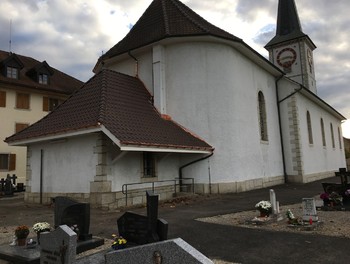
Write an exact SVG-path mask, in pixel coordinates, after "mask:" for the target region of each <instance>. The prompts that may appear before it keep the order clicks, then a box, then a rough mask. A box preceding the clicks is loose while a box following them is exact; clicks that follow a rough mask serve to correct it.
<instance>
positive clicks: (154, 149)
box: [120, 144, 213, 154]
mask: <svg viewBox="0 0 350 264" xmlns="http://www.w3.org/2000/svg"><path fill="white" fill-rule="evenodd" d="M120 150H121V151H139V152H141V151H146V152H169V153H189V154H211V153H212V152H213V150H212V149H204V148H203V149H201V148H190V147H187V148H186V147H183V148H182V147H181V148H180V147H178V148H175V147H165V146H152V145H150V146H145V145H128V144H126V145H124V144H122V145H121V147H120Z"/></svg>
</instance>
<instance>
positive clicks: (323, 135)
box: [321, 118, 326, 147]
mask: <svg viewBox="0 0 350 264" xmlns="http://www.w3.org/2000/svg"><path fill="white" fill-rule="evenodd" d="M321 133H322V145H323V146H324V147H325V146H326V135H325V133H324V124H323V119H322V118H321Z"/></svg>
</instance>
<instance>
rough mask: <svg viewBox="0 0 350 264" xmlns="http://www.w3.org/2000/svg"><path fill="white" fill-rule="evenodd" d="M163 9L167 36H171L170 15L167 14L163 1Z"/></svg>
mask: <svg viewBox="0 0 350 264" xmlns="http://www.w3.org/2000/svg"><path fill="white" fill-rule="evenodd" d="M162 9H163V18H164V27H165V34H166V35H170V30H169V18H168V14H167V12H166V7H165V2H164V1H162Z"/></svg>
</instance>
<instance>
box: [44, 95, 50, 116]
mask: <svg viewBox="0 0 350 264" xmlns="http://www.w3.org/2000/svg"><path fill="white" fill-rule="evenodd" d="M43 111H45V112H48V111H49V97H46V96H44V97H43Z"/></svg>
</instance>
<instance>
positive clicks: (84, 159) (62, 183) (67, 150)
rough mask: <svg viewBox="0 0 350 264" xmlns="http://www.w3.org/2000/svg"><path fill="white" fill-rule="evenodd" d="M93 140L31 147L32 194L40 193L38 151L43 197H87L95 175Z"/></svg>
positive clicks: (92, 138)
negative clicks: (75, 194)
mask: <svg viewBox="0 0 350 264" xmlns="http://www.w3.org/2000/svg"><path fill="white" fill-rule="evenodd" d="M95 138H96V136H95V135H93V134H91V135H87V136H81V137H74V138H69V139H66V140H61V141H57V142H46V143H41V144H33V145H31V146H30V165H29V166H30V170H31V173H30V174H31V177H30V186H31V192H33V193H35V192H39V191H40V173H41V172H40V171H41V169H40V168H41V154H40V153H41V150H43V162H42V177H43V192H44V193H89V192H90V181H93V179H94V175H95V172H96V168H95V166H96V161H95V160H94V155H93V151H94V143H95Z"/></svg>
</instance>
